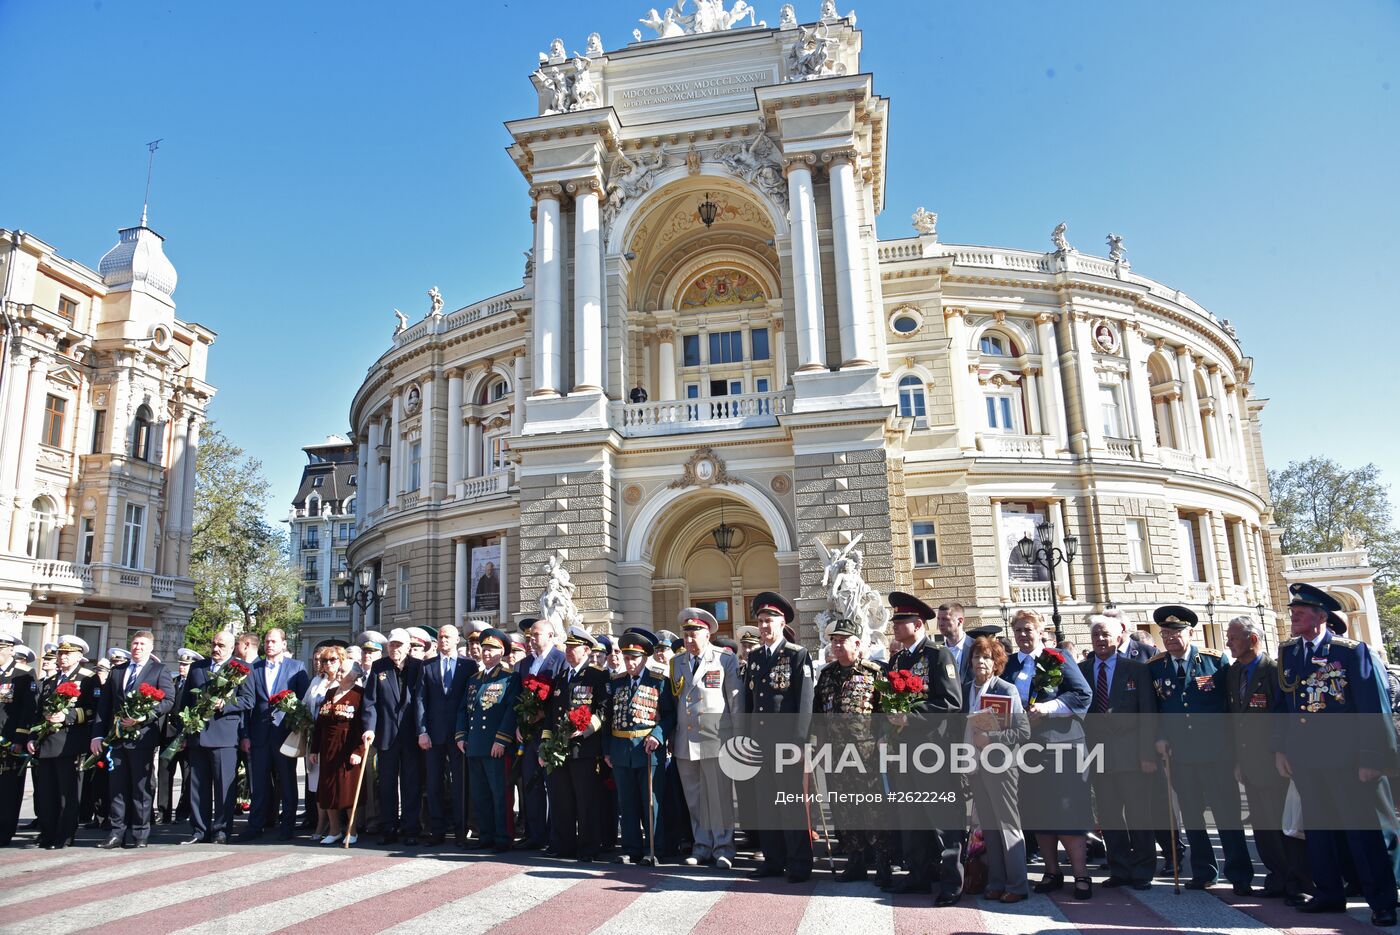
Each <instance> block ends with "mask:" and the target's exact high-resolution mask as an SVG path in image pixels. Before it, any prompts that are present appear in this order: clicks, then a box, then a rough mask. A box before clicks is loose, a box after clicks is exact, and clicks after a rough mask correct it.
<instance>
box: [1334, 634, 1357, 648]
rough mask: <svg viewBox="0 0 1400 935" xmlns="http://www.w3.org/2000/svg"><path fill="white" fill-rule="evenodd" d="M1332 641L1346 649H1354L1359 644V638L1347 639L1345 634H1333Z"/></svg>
mask: <svg viewBox="0 0 1400 935" xmlns="http://www.w3.org/2000/svg"><path fill="white" fill-rule="evenodd" d="M1332 642H1333V643H1336V644H1337V645H1338V646H1341V647H1344V648H1346V649H1355V648H1356V647H1358V646H1360V645H1361V643H1360V641H1359V640H1349V639H1347V638H1346V637H1345V636H1334V637H1332Z"/></svg>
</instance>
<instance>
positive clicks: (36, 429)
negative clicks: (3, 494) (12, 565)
mask: <svg viewBox="0 0 1400 935" xmlns="http://www.w3.org/2000/svg"><path fill="white" fill-rule="evenodd" d="M48 385H49V362H48V359H47V358H45V357H43V356H37V357H35V358H34V360H33V361H32V362H31V363H30V365H29V382H28V384H27V385H26V386H25V398H24V405H23V407H22V408H21V410H20V411H21V412H23V414H24V421H23V422H22V423H21V425H20V441H19V458H18V460H17V463H16V465H15V474H14V478H15V485H14V501H13V502H14V504H15V506H14V512H13V513H12V514H11V517H12V518H11V519H10V551H11V552H13V553H19V554H23V553H24V546H25V539H26V537H27V536H28V534H29V513H30V507H31V504H32V501H33V489H32V488H33V486H34V467H35V462H36V460H37V459H38V457H39V433H40V432H41V431H42V429H43V425H44V397H45V396H47V395H48ZM75 408H76V407H75ZM7 429H8V427H7Z"/></svg>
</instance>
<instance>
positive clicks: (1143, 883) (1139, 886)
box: [1133, 880, 1152, 893]
mask: <svg viewBox="0 0 1400 935" xmlns="http://www.w3.org/2000/svg"><path fill="white" fill-rule="evenodd" d="M1133 889H1135V890H1137V891H1138V892H1139V893H1145V892H1147V891H1148V890H1150V889H1152V881H1151V880H1139V881H1138V882H1136V883H1134V884H1133Z"/></svg>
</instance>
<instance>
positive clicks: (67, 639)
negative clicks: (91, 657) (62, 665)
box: [54, 633, 88, 656]
mask: <svg viewBox="0 0 1400 935" xmlns="http://www.w3.org/2000/svg"><path fill="white" fill-rule="evenodd" d="M54 651H55V652H60V653H82V654H83V655H84V656H86V655H87V653H88V644H87V640H85V639H83V638H82V637H80V636H74V635H73V634H71V633H68V634H65V635H63V636H60V637H59V638H58V645H57V646H55V647H54Z"/></svg>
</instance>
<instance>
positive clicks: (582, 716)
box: [569, 705, 593, 734]
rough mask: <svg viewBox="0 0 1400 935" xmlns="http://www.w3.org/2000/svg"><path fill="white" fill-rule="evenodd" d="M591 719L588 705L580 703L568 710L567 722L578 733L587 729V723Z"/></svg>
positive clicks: (591, 713)
mask: <svg viewBox="0 0 1400 935" xmlns="http://www.w3.org/2000/svg"><path fill="white" fill-rule="evenodd" d="M592 720H593V712H592V711H591V710H589V708H588V705H580V706H579V707H577V708H574V710H572V711H570V712H569V723H570V724H572V725H573V727H574V730H575V731H577V732H578V733H580V734H581V733H583V732H584V731H586V730H588V725H589V723H590V722H591V721H592Z"/></svg>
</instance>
